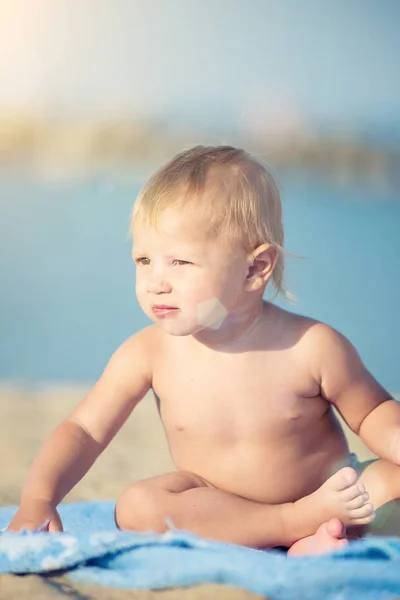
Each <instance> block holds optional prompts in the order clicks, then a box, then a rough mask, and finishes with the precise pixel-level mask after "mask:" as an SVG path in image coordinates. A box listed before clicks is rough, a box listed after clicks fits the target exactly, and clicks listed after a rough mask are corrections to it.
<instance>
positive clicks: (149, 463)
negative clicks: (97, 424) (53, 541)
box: [0, 385, 372, 600]
mask: <svg viewBox="0 0 400 600" xmlns="http://www.w3.org/2000/svg"><path fill="white" fill-rule="evenodd" d="M85 393H86V389H85V388H84V387H82V388H79V387H77V386H74V387H68V386H63V387H60V386H58V387H55V386H54V387H51V386H46V387H37V388H35V389H32V388H31V387H29V388H24V387H16V386H6V385H3V386H2V387H0V414H1V419H0V460H1V465H2V477H1V480H0V506H7V505H15V504H18V502H19V496H20V492H21V488H22V486H23V482H24V479H25V477H26V475H27V472H28V470H29V467H30V464H31V462H32V460H33V458H34V456H35V455H36V453H37V451H38V450H39V448H40V446H41V444H42V443H43V441H44V440H45V439H46V437H47V435H48V434H49V433H50V432H51V431H52V429H53V428H54V427H55V426H56V425H57V424H58V423H59V422H60V421H61V420H62V419H63V418H65V417H66V416H67V415H68V414H69V413H70V412H71V411H72V410H73V408H74V407H75V406H76V404H77V403H78V402H79V400H80V399H81V398H82V397H83V396H84V394H85ZM345 429H346V432H347V434H348V439H349V442H350V446H351V449H352V450H353V451H355V452H357V454H358V455H359V457H360V459H362V460H365V459H368V458H371V457H372V455H371V453H370V452H369V451H368V450H367V449H366V448H365V446H363V444H362V443H361V442H360V440H359V439H358V438H357V436H355V435H354V434H353V433H352V432H350V431H349V430H348V428H346V427H345ZM173 469H174V467H173V464H172V461H171V459H170V456H169V451H168V445H167V442H166V439H165V435H164V431H163V429H162V426H161V424H160V421H159V417H158V413H157V410H156V407H155V403H154V401H153V398H152V396H151V395H149V396H148V397H146V398H144V399H143V400H142V402H141V403H140V404H139V406H138V407H137V408H136V409H135V411H134V414H133V415H132V416H131V417H130V419H128V421H127V423H126V424H125V425H124V427H123V428H122V429H121V431H120V432H119V433H118V434H117V436H116V437H115V438H114V440H113V441H112V442H111V444H110V445H109V447H108V448H107V450H106V451H105V452H104V453H103V454H102V455H101V456H100V457H99V459H98V460H97V462H96V464H95V465H94V466H93V467H92V469H91V470H90V472H89V473H88V474H87V475H86V476H85V477H84V478H83V480H82V481H81V482H80V483H78V485H77V486H76V487H75V488H74V489H73V490H72V491H71V492H70V493H69V494H68V496H67V497H66V498H65V502H76V501H80V500H112V499H115V498H116V497H117V496H118V495H119V494H120V492H121V491H122V490H123V488H124V487H125V486H126V485H127V484H128V483H129V482H133V481H136V480H139V479H142V478H144V477H151V476H154V475H158V474H161V473H165V472H167V471H171V470H173ZM216 596H218V598H221V599H224V598H227V599H228V598H229V600H255V599H256V598H260V596H257V595H255V594H252V593H250V592H246V591H243V590H240V589H237V588H230V587H229V586H218V585H208V584H206V585H201V586H194V587H188V588H179V589H174V590H162V591H154V592H153V591H134V590H132V591H124V590H120V589H111V588H107V589H106V588H99V587H97V586H87V585H81V584H76V583H75V582H73V581H72V580H70V579H69V578H68V577H67V576H62V577H38V576H24V577H17V576H12V575H6V576H4V575H3V576H0V598H1V599H2V600H11V599H13V600H14V599H15V598H22V599H24V598H28V597H29V599H30V600H36V599H39V598H40V599H43V600H46V599H47V598H49V599H50V598H55V599H58V598H60V599H61V598H67V597H68V598H76V599H80V600H91V599H94V598H96V599H99V600H105V599H107V600H108V599H110V600H114V599H117V598H118V599H121V600H124V599H138V600H155V599H156V598H158V599H159V600H170V599H171V600H172V598H174V599H176V600H203V599H204V600H206V599H207V600H212V599H214V598H215V597H216Z"/></svg>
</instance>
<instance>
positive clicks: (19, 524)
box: [6, 499, 63, 532]
mask: <svg viewBox="0 0 400 600" xmlns="http://www.w3.org/2000/svg"><path fill="white" fill-rule="evenodd" d="M22 529H29V530H30V531H50V532H53V531H62V530H63V526H62V523H61V519H60V515H59V514H58V512H57V509H56V507H55V506H53V504H51V502H48V501H47V500H38V499H31V500H24V502H23V503H22V504H21V506H20V507H19V509H18V511H17V512H16V514H15V515H14V517H13V518H12V519H11V521H10V524H9V525H8V527H7V529H6V531H15V532H18V531H21V530H22Z"/></svg>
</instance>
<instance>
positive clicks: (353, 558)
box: [0, 502, 400, 600]
mask: <svg viewBox="0 0 400 600" xmlns="http://www.w3.org/2000/svg"><path fill="white" fill-rule="evenodd" d="M114 506H115V504H114V502H82V503H76V504H63V505H61V506H60V514H61V518H62V519H63V523H64V527H65V531H64V533H52V534H49V533H28V532H23V533H19V534H16V533H7V532H3V533H0V573H17V574H18V573H49V572H51V571H55V570H60V569H61V570H66V571H68V575H69V576H70V577H72V578H73V579H75V580H77V581H80V582H83V583H96V584H98V585H102V586H111V587H119V588H142V589H162V588H166V587H174V586H186V585H195V584H200V583H206V582H210V583H211V582H214V583H225V584H229V585H234V586H238V587H240V588H244V589H247V590H249V591H252V592H255V593H258V594H261V595H264V596H267V597H269V598H274V599H275V598H276V599H282V600H301V599H302V598H307V600H314V599H315V600H321V598H324V599H327V600H330V599H331V600H334V599H335V600H339V598H340V600H354V598H363V600H387V599H388V598H394V597H400V539H399V538H366V539H364V540H359V541H355V542H351V543H349V544H348V545H347V546H346V547H345V548H342V549H340V550H337V551H336V552H334V553H331V554H328V555H323V556H314V557H287V556H286V554H285V553H284V552H281V551H278V550H267V551H260V550H251V549H249V548H243V547H240V546H235V545H233V544H223V543H219V542H213V541H209V540H206V539H204V538H201V537H198V536H195V535H192V534H190V533H187V532H184V531H179V530H173V529H172V530H170V531H168V532H167V533H166V534H164V535H158V534H152V533H129V532H122V531H118V530H117V529H116V528H115V525H114V519H113V511H114ZM15 510H16V507H7V508H0V530H1V529H4V528H5V527H6V526H7V524H8V522H9V520H10V519H11V517H12V515H13V514H14V512H15Z"/></svg>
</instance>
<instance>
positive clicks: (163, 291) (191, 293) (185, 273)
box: [132, 210, 248, 335]
mask: <svg viewBox="0 0 400 600" xmlns="http://www.w3.org/2000/svg"><path fill="white" fill-rule="evenodd" d="M133 237H134V245H133V253H132V254H133V259H134V261H135V263H136V294H137V298H138V301H139V304H140V305H141V307H142V309H143V311H144V312H145V313H146V314H147V316H148V317H150V319H152V320H153V321H155V322H158V323H159V324H160V325H161V326H162V327H163V328H164V329H165V330H166V331H167V332H168V333H170V334H172V335H191V334H194V333H197V332H198V331H201V330H202V329H205V328H210V329H215V330H216V329H218V328H219V327H220V326H221V325H222V323H223V322H224V320H225V319H226V317H227V315H228V314H229V313H231V312H232V311H234V310H235V309H236V308H238V307H239V306H240V303H241V299H242V296H243V293H244V291H243V288H244V284H245V279H246V274H247V269H248V263H247V257H246V255H245V253H244V252H243V251H238V252H235V253H233V252H229V253H228V252H227V250H224V249H223V248H222V247H221V245H220V244H219V243H218V240H210V239H209V238H208V237H207V236H206V235H205V232H204V230H202V228H201V227H199V226H198V225H197V226H196V222H195V220H194V219H193V218H192V219H190V218H189V215H188V214H187V213H185V212H181V213H179V212H177V211H173V210H169V211H166V212H165V213H164V214H163V215H162V220H161V223H160V227H159V229H154V228H152V227H148V226H144V225H143V224H142V223H140V221H139V222H136V223H135V225H134V229H133Z"/></svg>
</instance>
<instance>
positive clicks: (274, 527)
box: [115, 467, 372, 548]
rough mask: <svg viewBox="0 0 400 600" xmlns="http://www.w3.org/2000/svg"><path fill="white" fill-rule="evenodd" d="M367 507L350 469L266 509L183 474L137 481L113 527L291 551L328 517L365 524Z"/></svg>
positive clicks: (125, 494)
mask: <svg viewBox="0 0 400 600" xmlns="http://www.w3.org/2000/svg"><path fill="white" fill-rule="evenodd" d="M371 514H372V506H371V505H370V504H368V503H366V500H365V498H364V494H363V491H360V488H359V484H358V483H357V474H356V472H355V471H354V469H351V468H350V467H345V468H344V469H341V470H340V471H339V472H338V473H336V474H335V475H333V476H332V477H331V478H330V479H328V481H326V482H325V483H324V484H323V485H322V486H321V487H320V488H319V489H318V490H317V491H316V492H314V493H313V494H310V495H309V496H307V497H306V498H302V499H301V500H299V501H297V502H294V503H293V502H289V503H286V504H279V505H278V504H277V505H267V504H264V503H261V502H255V501H253V500H248V499H246V498H243V497H241V496H237V495H235V494H230V493H227V492H223V491H221V490H218V489H216V488H214V487H212V486H211V485H210V484H209V483H208V482H206V481H205V480H204V479H202V478H201V477H199V476H197V475H195V474H193V473H188V472H182V471H180V472H176V473H169V474H167V475H161V476H159V477H153V478H151V479H146V480H144V481H139V482H137V483H134V484H133V485H131V486H130V487H128V488H127V489H126V490H125V491H124V492H123V493H122V495H121V496H120V498H119V499H118V501H117V506H116V511H115V521H116V524H117V526H118V527H120V528H121V529H128V530H134V531H149V530H151V531H156V532H159V533H162V532H164V531H166V530H167V529H168V519H171V521H172V523H173V524H174V525H175V527H177V528H178V529H184V530H187V531H191V532H193V533H196V534H198V535H201V536H204V537H207V538H209V539H215V540H219V541H224V542H231V543H234V544H239V545H243V546H250V547H254V548H267V547H273V546H290V545H292V544H293V543H294V542H295V541H297V540H298V539H300V538H303V537H306V536H308V535H311V534H312V533H314V532H315V531H316V530H317V528H318V527H319V526H320V525H321V524H322V523H324V522H325V521H328V520H329V519H330V518H331V517H337V518H339V519H340V520H342V521H343V522H344V523H345V524H347V525H349V524H353V523H357V524H358V523H367V522H369V521H370V520H371V518H372V517H371Z"/></svg>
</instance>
